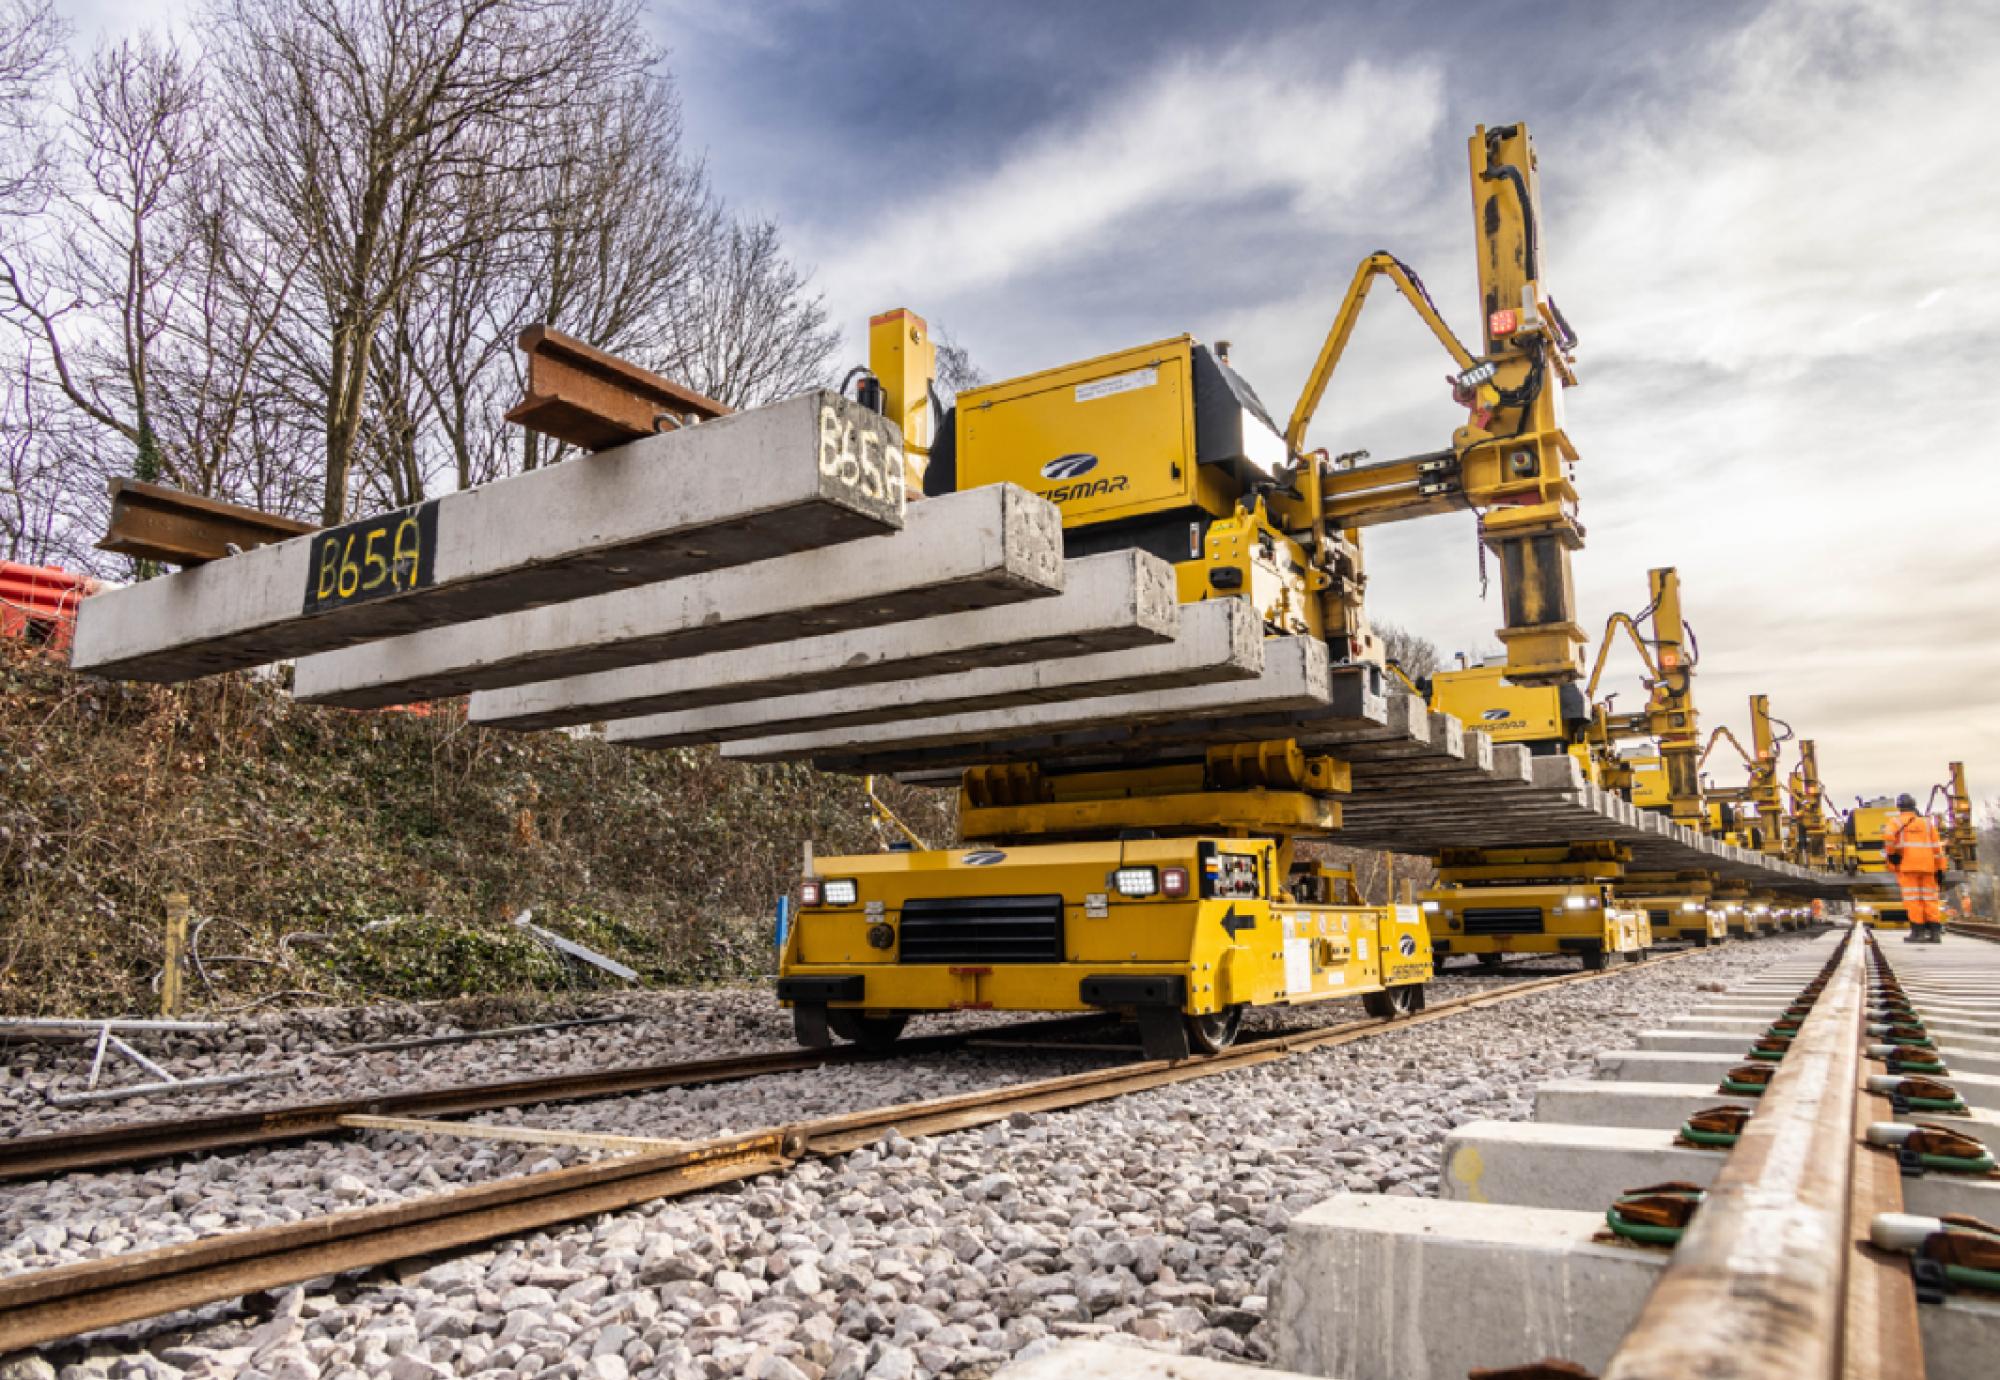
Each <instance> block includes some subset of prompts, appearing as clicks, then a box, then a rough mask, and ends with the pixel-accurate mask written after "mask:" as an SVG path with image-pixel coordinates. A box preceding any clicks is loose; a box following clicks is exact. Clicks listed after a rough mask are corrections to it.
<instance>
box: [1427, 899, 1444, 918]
mask: <svg viewBox="0 0 2000 1380" xmlns="http://www.w3.org/2000/svg"><path fill="white" fill-rule="evenodd" d="M1441 909H1443V907H1441V906H1439V905H1438V903H1437V902H1436V901H1426V902H1424V914H1426V915H1436V914H1437V913H1438V911H1440V910H1441Z"/></svg>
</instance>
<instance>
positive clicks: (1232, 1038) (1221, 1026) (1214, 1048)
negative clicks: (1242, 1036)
mask: <svg viewBox="0 0 2000 1380" xmlns="http://www.w3.org/2000/svg"><path fill="white" fill-rule="evenodd" d="M1242 1029H1243V1007H1242V1006H1241V1005H1237V1006H1232V1007H1230V1008H1229V1009H1228V1010H1226V1011H1215V1012H1211V1013H1210V1014H1208V1015H1206V1016H1189V1017H1188V1018H1187V1032H1188V1048H1189V1049H1191V1050H1193V1051H1194V1052H1195V1053H1196V1054H1220V1053H1222V1051H1223V1050H1225V1049H1228V1048H1229V1047H1230V1046H1231V1045H1233V1044H1235V1043H1236V1037H1237V1035H1238V1034H1239V1033H1240V1032H1241V1031H1242Z"/></svg>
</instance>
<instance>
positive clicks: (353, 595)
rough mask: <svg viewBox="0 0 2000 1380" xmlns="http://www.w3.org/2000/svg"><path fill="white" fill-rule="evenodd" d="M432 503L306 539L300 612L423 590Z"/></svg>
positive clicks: (432, 575) (430, 568) (433, 539)
mask: <svg viewBox="0 0 2000 1380" xmlns="http://www.w3.org/2000/svg"><path fill="white" fill-rule="evenodd" d="M437 508H438V505H437V500H435V499H432V500H431V501H429V502H427V503H419V504H416V505H415V506H413V507H409V508H398V509H397V510H396V511H395V512H392V513H382V514H380V515H378V516H376V517H371V518H362V519H361V520H360V521H358V522H349V523H344V524H342V525H341V526H339V527H328V528H325V529H324V530H322V531H318V532H315V533H313V535H312V558H311V560H310V562H309V563H308V565H307V569H306V598H305V612H307V613H324V612H325V611H326V610H328V609H335V608H342V607H344V606H346V605H348V604H359V603H365V602H367V601H368V600H370V599H383V598H387V597H388V596H390V595H392V594H407V593H408V592H409V591H411V590H413V589H424V588H426V587H428V586H429V585H431V584H433V583H435V582H436V580H437V569H436V567H437V521H438V515H437Z"/></svg>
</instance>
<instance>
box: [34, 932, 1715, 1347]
mask: <svg viewBox="0 0 2000 1380" xmlns="http://www.w3.org/2000/svg"><path fill="white" fill-rule="evenodd" d="M1700 952H1703V951H1702V950H1698V949H1692V950H1687V951H1684V952H1682V953H1679V954H1669V955H1665V956H1663V957H1661V958H1657V959H1654V960H1653V961H1652V962H1653V963H1656V964H1657V963H1671V962H1674V961H1676V960H1677V959H1680V958H1689V957H1693V956H1694V955H1695V954H1697V953H1700ZM1647 966H1648V967H1650V966H1651V965H1650V964H1649V965H1647ZM1641 971H1644V969H1642V968H1614V969H1606V970H1603V971H1600V972H1585V973H1565V974H1559V975H1556V976H1553V977H1547V978H1540V979H1537V980H1534V981H1531V982H1522V983H1517V984H1515V985H1513V986H1510V987H1506V988H1502V989H1500V990H1498V991H1492V992H1476V993H1472V994H1469V995H1467V996H1464V997H1456V998H1453V999H1451V1000H1450V1001H1445V1002H1439V1003H1438V1004H1437V1005H1435V1006H1433V1007H1431V1008H1429V1009H1428V1010H1425V1011H1422V1012H1419V1013H1418V1014H1416V1015H1414V1016H1407V1017H1402V1018H1399V1019H1395V1020H1361V1021H1349V1022H1345V1023H1342V1024H1340V1025H1334V1026H1328V1027H1325V1028H1323V1029H1319V1030H1310V1031H1298V1032H1293V1033H1289V1034H1281V1035H1274V1036H1270V1037H1266V1038H1264V1039H1259V1040H1254V1041H1251V1042H1249V1043H1247V1044H1244V1045H1241V1046H1238V1047H1237V1048H1234V1049H1230V1050H1226V1051H1224V1052H1223V1053H1221V1054H1216V1055H1209V1056H1206V1057H1203V1058H1198V1059H1190V1060H1185V1061H1182V1062H1179V1063H1166V1062H1163V1061H1154V1062H1147V1063H1139V1064H1121V1065H1119V1066H1117V1067H1116V1068H1112V1069H1105V1070H1098V1071H1093V1072H1089V1073H1081V1074H1069V1075H1064V1076H1062V1077H1058V1078H1048V1079H1040V1080H1037V1081H1035V1082H1030V1083H1017V1084H1012V1085H1009V1086H1005V1087H1000V1088H994V1089H986V1090H981V1091H977V1092H972V1093H964V1094H959V1095H956V1096H953V1097H944V1098H936V1099H932V1100H930V1101H926V1102H917V1103H900V1104H895V1105H891V1106H886V1107H875V1108H870V1109H868V1110H866V1111H862V1112H854V1113H846V1114H842V1115H837V1116H831V1117H824V1118H821V1119H819V1120H817V1121H812V1122H804V1123H798V1124H795V1125H791V1126H785V1127H779V1128H773V1129H771V1130H768V1131H764V1132H759V1133H757V1134H755V1135H751V1136H736V1137H725V1138H723V1139H720V1140H713V1141H704V1142H701V1143H698V1144H696V1145H693V1146H690V1147H689V1148H688V1149H687V1150H685V1151H673V1152H663V1153H660V1154H639V1155H631V1156H624V1157H620V1158H617V1159H612V1160H606V1161H601V1162H598V1163H594V1164H587V1165H578V1166H573V1167H571V1168H568V1169H560V1170H551V1171H547V1172H545V1173H540V1174H526V1175H521V1176H519V1177H517V1178H512V1179H504V1180H501V1181H499V1182H498V1183H493V1184H482V1185H479V1186H477V1187H474V1188H466V1189H458V1190H455V1191H452V1192H448V1193H442V1194H437V1195H434V1196H431V1197H427V1198H421V1199H415V1200H412V1201H410V1202H406V1203H390V1204H386V1205H384V1206H382V1207H379V1208H362V1209H356V1210H353V1211H347V1212H338V1213H334V1214H331V1215H330V1216H327V1217H322V1218H315V1219H311V1220H308V1221H305V1222H297V1223H287V1224H285V1225H282V1226H277V1227H264V1228H258V1229H255V1230H251V1231H242V1232H232V1233H229V1234H226V1235H222V1236H215V1237H209V1238H206V1239H204V1240H200V1241H193V1242H189V1243H186V1244H184V1245H179V1246H170V1247H165V1248H163V1249H160V1250H154V1251H142V1252H136V1253H133V1254H129V1255H122V1256H111V1257H107V1258H105V1259H103V1260H87V1261H81V1262H78V1263H76V1264H73V1265H63V1266H58V1267H56V1268H55V1269H50V1270H38V1271H35V1272H32V1273H29V1274H24V1275H17V1276H14V1277H13V1278H10V1279H0V1354H4V1353H6V1352H8V1351H11V1350H15V1349H19V1348H23V1347H31V1346H38V1345H41V1344H44V1343H47V1342H52V1341H58V1340H60V1339H62V1338H65V1337H72V1336H76V1335H79V1334H81V1333H85V1332H89V1331H94V1330H96V1329H98V1328H104V1327H112V1326H117V1325H120V1324H124V1323H131V1322H137V1321H139V1320H141V1319H144V1318H150V1317H155V1316H158V1315H160V1314H162V1313H168V1312H173V1311H176V1310H179V1309H183V1308H192V1307H196V1306H199V1305H202V1304H207V1303H214V1302H218V1301H221V1300H225V1299H231V1298H236V1297H239V1296H241V1295H243V1294H245V1293H247V1292H250V1291H253V1290H258V1289H275V1288H281V1287H284V1286H286V1285H289V1284H296V1283H300V1282H303V1281H305V1280H309V1279H316V1278H319V1277H320V1276H323V1275H327V1274H333V1273H337V1272H340V1271H346V1270H357V1269H363V1268H367V1267H370V1266H376V1265H385V1264H389V1263H392V1262H394V1261H397V1260H406V1259H409V1258H411V1257H413V1256H419V1255H427V1254H431V1253H433V1252H437V1251H442V1250H448V1249H455V1248H458V1247H462V1246H468V1245H473V1244H476V1243H478V1242H481V1241H489V1240H493V1239H496V1238H499V1237H503V1236H509V1235H514V1234H516V1233H519V1232H522V1231H529V1230H538V1229H543V1228H547V1227H552V1226H556V1225H559V1224H561V1223H563V1222H570V1221H575V1220H577V1219H579V1218H583V1217H589V1216H593V1215H595V1214H597V1213H601V1212H611V1211H616V1210H618V1209H620V1208H626V1207H634V1206H637V1205H638V1204H640V1203H644V1202H650V1201H653V1200H654V1199H658V1198H665V1197H674V1196H679V1195H683V1194H687V1193H693V1192H698V1191H700V1190H701V1189H704V1188H710V1187H714V1186H716V1185H718V1184H722V1183H728V1182H733V1181H736V1180H740V1179H747V1178H752V1177H755V1176H758V1175H761V1174H766V1173H771V1172H775V1171H782V1170H784V1169H786V1168H789V1167H790V1166H791V1165H793V1164H796V1163H798V1162H799V1161H800V1160H801V1159H803V1158H808V1157H826V1156H833V1155H840V1154H844V1153H846V1152H848V1151H850V1150H853V1149H856V1148H858V1147H859V1146H862V1145H866V1144H869V1143H871V1142H872V1141H874V1140H877V1139H879V1138H880V1137H881V1136H882V1135H884V1134H886V1133H887V1132H888V1131H890V1130H896V1131H900V1132H902V1133H903V1134H906V1135H934V1134H942V1133H945V1132H949V1131H956V1130H964V1129H968V1128H971V1127H975V1126H982V1125H987V1124H990V1123H992V1122H994V1121H998V1120H1000V1119H1002V1118H1004V1117H1007V1116H1010V1115H1012V1114H1013V1113H1015V1112H1019V1111H1053V1110H1057V1109H1060V1108H1066V1107H1077V1106H1082V1105H1084V1104H1086V1103H1090V1102H1099V1101H1104V1100H1106V1099H1109V1098H1114V1097H1122V1096H1125V1095H1127V1094H1130V1093H1135V1092H1143V1091H1145V1090H1146V1089H1149V1088H1156V1087H1162V1086H1165V1085H1167V1084H1171V1083H1179V1082H1183V1081H1186V1080H1188V1079H1193V1078H1204V1077H1209V1076H1211V1075H1214V1074H1218V1073H1225V1072H1228V1071H1230V1070H1233V1069H1238V1068H1245V1067H1249V1066H1251V1065H1254V1064H1262V1063H1269V1062H1272V1061H1274V1060H1278V1059H1283V1058H1286V1057H1288V1056H1289V1055H1291V1054H1294V1053H1299V1052H1302V1051H1305V1050H1310V1049H1325V1048H1329V1047H1333V1046H1337V1045H1344V1044H1351V1043H1354V1042H1356V1041H1360V1040H1367V1039H1372V1038H1375V1037H1377V1036H1381V1035H1389V1034H1395V1033H1397V1032H1399V1031H1402V1030H1407V1029H1410V1028H1411V1027H1413V1026H1417V1025H1424V1024H1429V1023H1431V1022H1434V1021H1439V1020H1445V1019H1448V1018H1450V1017H1452V1016H1455V1015H1460V1014H1463V1013H1464V1012H1467V1011H1476V1010H1479V1009H1481V1008H1484V1007H1489V1006H1498V1005H1503V1004H1505V1003H1508V1002H1513V1001H1519V1000H1522V999H1524V998H1527V997H1532V996H1537V995H1540V994H1542V993H1545V992H1547V991H1549V990H1551V989H1553V988H1557V987H1567V986H1571V985H1574V984H1578V983H1586V982H1601V981H1606V980H1610V979H1614V978H1619V977H1625V976H1629V975H1632V974H1634V973H1638V972H1641ZM1017 1028H1018V1027H1017ZM906 1043H907V1042H906Z"/></svg>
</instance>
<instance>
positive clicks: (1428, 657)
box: [1375, 619, 1444, 680]
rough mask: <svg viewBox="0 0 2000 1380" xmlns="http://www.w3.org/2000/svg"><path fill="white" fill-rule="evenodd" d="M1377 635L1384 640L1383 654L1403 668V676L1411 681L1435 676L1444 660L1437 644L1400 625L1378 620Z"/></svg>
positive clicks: (1376, 623)
mask: <svg viewBox="0 0 2000 1380" xmlns="http://www.w3.org/2000/svg"><path fill="white" fill-rule="evenodd" d="M1375 635H1376V636H1377V637H1379V638H1381V639H1382V652H1383V654H1384V655H1385V656H1387V657H1388V658H1389V660H1391V661H1393V662H1395V663H1396V665H1398V666H1400V667H1402V668H1403V674H1404V675H1406V676H1408V677H1409V678H1410V679H1411V680H1422V679H1424V678H1425V677H1426V676H1429V675H1432V674H1434V673H1435V672H1436V671H1437V669H1438V666H1439V665H1440V663H1442V662H1443V660H1444V658H1443V656H1442V655H1440V654H1439V652H1438V649H1437V644H1436V643H1435V642H1432V641H1431V640H1430V639H1429V638H1428V637H1425V636H1423V635H1422V634H1421V633H1415V632H1412V631H1410V630H1409V629H1408V628H1405V627H1403V626H1402V625H1400V624H1397V623H1391V622H1388V621H1387V620H1386V619H1377V620H1376V622H1375Z"/></svg>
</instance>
